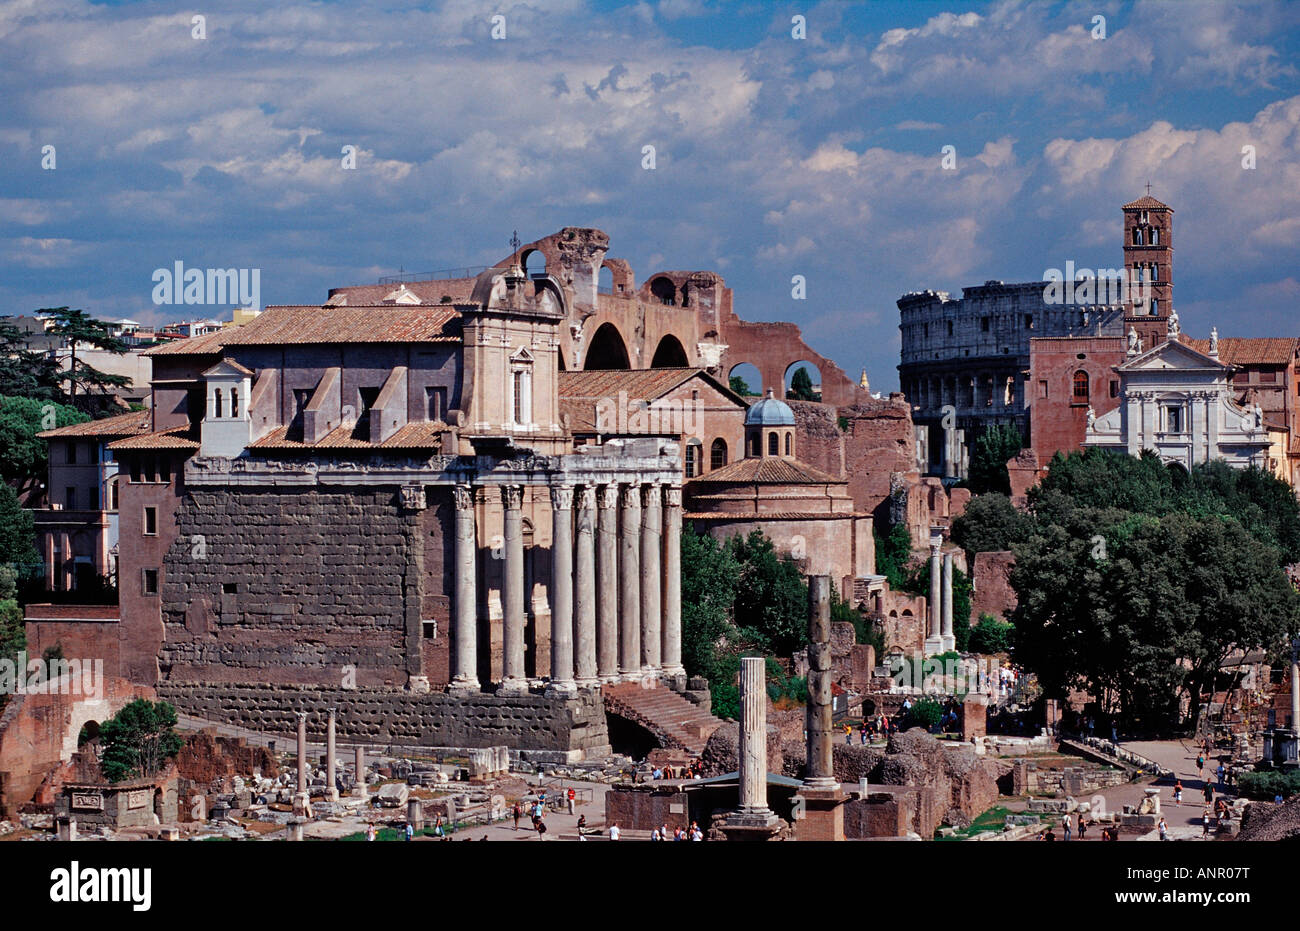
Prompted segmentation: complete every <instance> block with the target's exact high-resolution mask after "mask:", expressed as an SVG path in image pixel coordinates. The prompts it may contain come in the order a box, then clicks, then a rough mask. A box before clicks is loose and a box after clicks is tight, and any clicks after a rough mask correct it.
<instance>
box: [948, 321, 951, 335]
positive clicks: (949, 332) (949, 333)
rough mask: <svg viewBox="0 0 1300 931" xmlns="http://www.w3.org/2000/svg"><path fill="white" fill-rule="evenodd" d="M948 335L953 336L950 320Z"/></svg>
mask: <svg viewBox="0 0 1300 931" xmlns="http://www.w3.org/2000/svg"><path fill="white" fill-rule="evenodd" d="M948 335H949V336H952V321H951V320H949V321H948Z"/></svg>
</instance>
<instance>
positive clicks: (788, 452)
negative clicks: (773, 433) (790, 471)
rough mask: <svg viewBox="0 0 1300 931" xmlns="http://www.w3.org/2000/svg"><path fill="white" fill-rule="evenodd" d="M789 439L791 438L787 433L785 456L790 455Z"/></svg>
mask: <svg viewBox="0 0 1300 931" xmlns="http://www.w3.org/2000/svg"><path fill="white" fill-rule="evenodd" d="M790 437H791V434H790V433H787V434H786V435H785V454H786V455H787V456H789V455H790Z"/></svg>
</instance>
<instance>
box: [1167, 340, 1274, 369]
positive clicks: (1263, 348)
mask: <svg viewBox="0 0 1300 931" xmlns="http://www.w3.org/2000/svg"><path fill="white" fill-rule="evenodd" d="M1183 342H1184V343H1186V344H1187V345H1188V346H1191V347H1192V348H1193V349H1195V350H1196V351H1197V352H1204V353H1206V354H1208V353H1209V351H1210V341H1209V340H1208V339H1184V340H1183ZM1298 350H1300V339H1296V338H1294V337H1291V336H1263V337H1257V338H1245V337H1220V339H1219V361H1220V362H1226V363H1228V364H1229V365H1286V364H1288V363H1289V362H1290V361H1291V360H1292V359H1294V358H1295V356H1296V352H1297V351H1298Z"/></svg>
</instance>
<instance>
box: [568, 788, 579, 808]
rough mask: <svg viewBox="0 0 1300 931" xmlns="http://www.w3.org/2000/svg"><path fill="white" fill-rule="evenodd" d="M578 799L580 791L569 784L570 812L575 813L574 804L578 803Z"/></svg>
mask: <svg viewBox="0 0 1300 931" xmlns="http://www.w3.org/2000/svg"><path fill="white" fill-rule="evenodd" d="M577 799H578V793H577V792H575V791H574V790H573V786H569V791H568V800H569V814H573V806H574V805H575V804H576V803H577Z"/></svg>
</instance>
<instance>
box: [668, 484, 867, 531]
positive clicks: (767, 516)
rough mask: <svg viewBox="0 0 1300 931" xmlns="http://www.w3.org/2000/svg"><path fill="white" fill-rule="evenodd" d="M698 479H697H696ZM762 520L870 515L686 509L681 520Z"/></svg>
mask: <svg viewBox="0 0 1300 931" xmlns="http://www.w3.org/2000/svg"><path fill="white" fill-rule="evenodd" d="M697 481H698V480H697ZM756 516H757V517H758V518H759V519H762V520H850V519H852V518H854V517H870V516H871V515H870V514H862V513H859V512H857V511H834V512H827V511H813V512H808V511H761V512H759V513H758V514H757V515H755V513H754V512H753V511H740V512H734V511H731V512H729V511H687V512H686V513H684V514H683V515H682V519H683V520H739V521H752V520H754V519H755V517H756Z"/></svg>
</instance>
